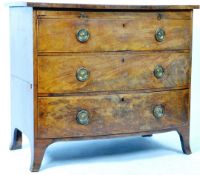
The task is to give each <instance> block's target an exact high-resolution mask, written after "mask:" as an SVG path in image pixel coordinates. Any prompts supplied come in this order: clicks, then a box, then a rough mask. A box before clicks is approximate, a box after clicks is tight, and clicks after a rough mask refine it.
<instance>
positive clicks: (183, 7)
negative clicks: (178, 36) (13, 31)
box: [10, 2, 199, 10]
mask: <svg viewBox="0 0 200 175" xmlns="http://www.w3.org/2000/svg"><path fill="white" fill-rule="evenodd" d="M24 6H28V7H34V8H47V9H48V8H51V9H54V8H59V9H64V8H65V9H66V8H67V9H94V10H99V9H100V10H191V9H197V8H199V5H111V4H110V5H109V4H107V5H104V4H72V3H42V2H14V3H10V7H24Z"/></svg>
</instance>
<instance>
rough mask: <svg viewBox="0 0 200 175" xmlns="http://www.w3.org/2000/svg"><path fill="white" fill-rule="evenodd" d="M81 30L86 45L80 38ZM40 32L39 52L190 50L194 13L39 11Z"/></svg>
mask: <svg viewBox="0 0 200 175" xmlns="http://www.w3.org/2000/svg"><path fill="white" fill-rule="evenodd" d="M81 29H85V30H86V31H88V33H89V38H88V40H87V39H86V38H87V37H85V39H86V40H87V41H85V42H80V41H79V40H78V39H77V33H78V31H80V30H81ZM159 29H162V30H163V31H164V40H163V41H158V40H156V36H155V35H156V32H157V31H159ZM37 32H38V33H37V35H38V39H37V42H38V52H99V51H123V50H138V51H139V50H143V51H144V50H180V49H190V45H191V12H190V11H177V12H101V11H99V12H79V11H71V12H70V11H38V27H37ZM162 34H163V33H160V36H161V39H162ZM158 35H159V34H158ZM82 39H84V35H82Z"/></svg>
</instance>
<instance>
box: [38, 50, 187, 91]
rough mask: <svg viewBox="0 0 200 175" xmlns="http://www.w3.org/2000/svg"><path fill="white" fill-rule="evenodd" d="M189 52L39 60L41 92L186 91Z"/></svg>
mask: <svg viewBox="0 0 200 175" xmlns="http://www.w3.org/2000/svg"><path fill="white" fill-rule="evenodd" d="M190 61H191V59H190V54H189V53H173V52H170V53H169V52H164V53H160V52H159V53H115V54H113V53H100V54H97V53H93V54H92V53H91V54H89V53H88V54H86V53H85V54H71V55H65V56H39V57H38V93H75V92H91V91H97V92H102V91H124V90H140V89H156V88H163V89H164V88H174V87H185V88H187V87H188V86H189V83H190V79H189V75H190Z"/></svg>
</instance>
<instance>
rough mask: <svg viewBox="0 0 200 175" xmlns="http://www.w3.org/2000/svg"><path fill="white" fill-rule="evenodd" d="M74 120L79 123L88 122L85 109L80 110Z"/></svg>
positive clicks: (86, 123) (85, 123) (87, 114)
mask: <svg viewBox="0 0 200 175" xmlns="http://www.w3.org/2000/svg"><path fill="white" fill-rule="evenodd" d="M76 121H77V122H78V123H79V124H81V125H88V124H89V113H88V111H86V110H80V111H79V112H78V114H77V116H76Z"/></svg>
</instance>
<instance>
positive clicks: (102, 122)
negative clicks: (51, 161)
mask: <svg viewBox="0 0 200 175" xmlns="http://www.w3.org/2000/svg"><path fill="white" fill-rule="evenodd" d="M188 98H189V90H187V89H186V90H176V91H165V92H154V93H135V94H118V95H97V96H67V97H40V98H39V99H38V107H39V108H38V110H39V113H38V137H39V138H59V137H84V136H86V137H88V136H98V135H111V134H123V133H135V132H142V131H154V130H160V129H167V128H173V127H178V126H182V125H183V124H188V116H189V113H188V109H189V108H188ZM156 106H157V107H158V106H162V109H164V112H163V113H162V114H163V116H160V117H159V116H157V117H155V116H156V115H155V107H156ZM81 110H85V111H87V114H88V116H87V117H88V118H87V120H84V122H85V121H87V122H86V123H88V124H87V125H86V123H85V125H83V123H82V124H80V121H79V120H77V117H79V116H80V115H78V114H80V112H82V111H81ZM153 111H154V112H153ZM157 111H159V110H157ZM153 113H154V114H153ZM157 114H158V113H157ZM154 115H155V116H154ZM78 119H80V118H78ZM82 119H83V118H82ZM78 121H79V122H78Z"/></svg>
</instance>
